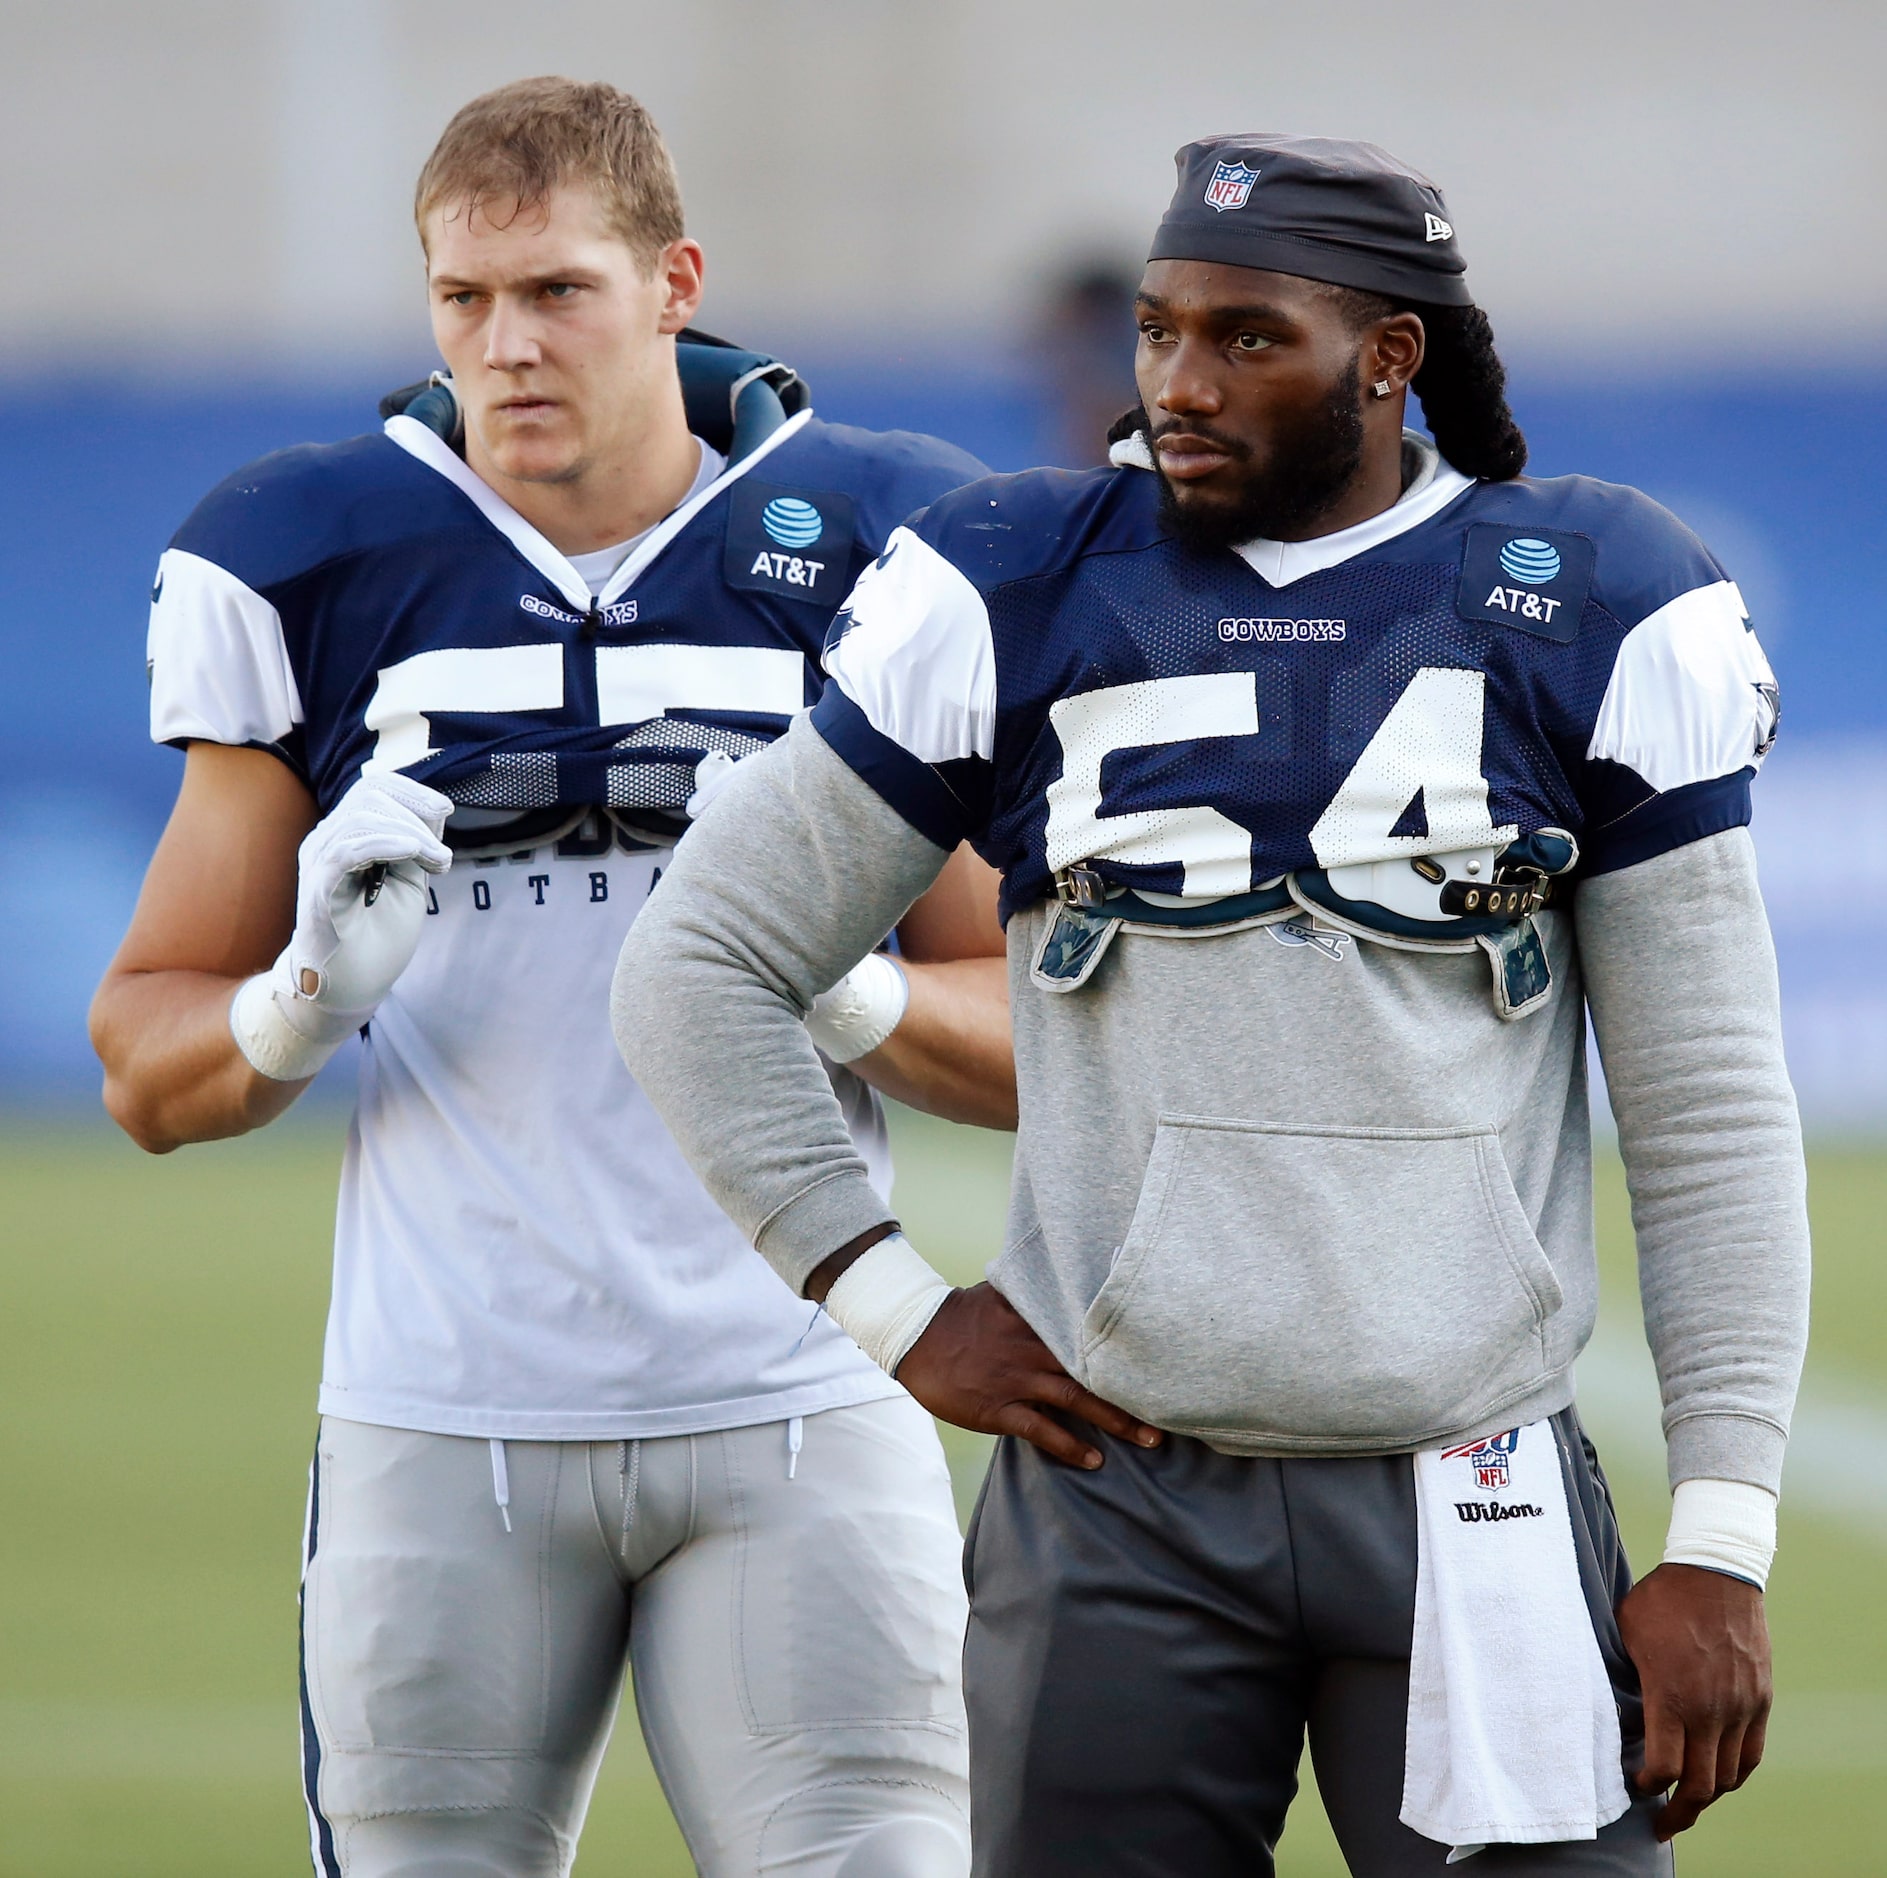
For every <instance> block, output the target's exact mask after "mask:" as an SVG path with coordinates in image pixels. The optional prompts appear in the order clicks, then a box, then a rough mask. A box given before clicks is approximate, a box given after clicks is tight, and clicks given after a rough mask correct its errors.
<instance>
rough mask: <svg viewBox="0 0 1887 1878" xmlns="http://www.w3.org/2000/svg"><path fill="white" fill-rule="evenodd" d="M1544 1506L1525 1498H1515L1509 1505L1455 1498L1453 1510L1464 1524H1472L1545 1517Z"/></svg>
mask: <svg viewBox="0 0 1887 1878" xmlns="http://www.w3.org/2000/svg"><path fill="white" fill-rule="evenodd" d="M1545 1510H1546V1509H1545V1508H1544V1507H1538V1506H1534V1505H1532V1504H1530V1503H1529V1502H1528V1501H1525V1500H1516V1501H1515V1502H1514V1503H1513V1504H1512V1505H1511V1506H1503V1505H1502V1504H1501V1503H1500V1502H1499V1501H1498V1500H1457V1501H1456V1502H1455V1511H1456V1513H1457V1514H1459V1515H1460V1518H1461V1523H1462V1525H1464V1526H1472V1525H1475V1524H1476V1523H1477V1522H1479V1521H1482V1520H1486V1521H1488V1522H1490V1523H1491V1522H1493V1521H1494V1520H1500V1519H1541V1518H1544V1517H1545Z"/></svg>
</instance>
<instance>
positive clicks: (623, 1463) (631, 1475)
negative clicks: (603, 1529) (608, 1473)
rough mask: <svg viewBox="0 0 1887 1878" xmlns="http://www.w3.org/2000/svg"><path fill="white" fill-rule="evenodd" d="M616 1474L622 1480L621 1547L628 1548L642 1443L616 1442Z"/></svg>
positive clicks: (640, 1469)
mask: <svg viewBox="0 0 1887 1878" xmlns="http://www.w3.org/2000/svg"><path fill="white" fill-rule="evenodd" d="M616 1474H617V1477H618V1478H619V1479H620V1480H621V1481H622V1549H623V1550H624V1551H625V1552H627V1551H628V1550H629V1528H630V1527H631V1526H633V1525H634V1524H635V1519H636V1487H637V1484H638V1482H639V1481H640V1479H641V1476H642V1443H641V1442H640V1441H618V1442H617V1443H616Z"/></svg>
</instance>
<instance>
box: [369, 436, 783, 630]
mask: <svg viewBox="0 0 1887 1878" xmlns="http://www.w3.org/2000/svg"><path fill="white" fill-rule="evenodd" d="M811 422H812V412H811V411H810V410H806V411H801V412H799V413H798V414H797V415H796V416H793V417H789V418H788V419H787V420H786V422H785V423H784V424H782V425H781V426H780V427H779V429H778V430H776V431H775V432H774V433H773V435H772V436H771V437H769V438H768V439H767V440H766V441H765V442H764V443H763V444H761V445H760V446H759V448H758V449H755V450H750V451H749V452H748V453H747V454H746V455H745V456H744V457H742V458H741V459H740V461H739V462H738V463H733V464H730V465H729V466H728V467H727V468H726V469H724V470H722V472H721V473H720V475H718V476H716V477H715V478H714V479H713V481H711V482H710V483H708V484H707V485H706V486H705V487H701V486H699V485H697V487H696V488H695V489H693V490H692V491H690V493H689V495H688V496H687V498H686V499H685V500H684V501H683V503H682V505H681V506H680V508H678V509H673V510H671V511H670V512H669V513H668V514H667V515H666V516H664V517H663V519H662V520H661V521H659V522H658V523H656V525H655V526H654V527H653V528H651V529H650V530H649V531H648V533H647V534H645V535H643V536H642V537H641V539H640V540H639V541H638V542H637V544H636V547H635V549H634V550H633V552H632V553H631V554H630V555H629V557H628V559H627V560H625V561H624V562H623V564H622V565H621V566H620V567H619V568H617V570H616V571H615V573H614V574H613V575H611V577H610V581H609V585H608V586H606V587H605V588H604V589H603V591H602V592H601V593H600V594H597V595H596V596H595V598H594V599H592V598H591V595H590V583H589V582H588V581H587V580H585V579H584V578H583V576H582V575H581V574H579V573H578V572H577V570H576V569H575V568H574V567H572V566H571V565H570V559H569V556H567V555H566V554H565V553H564V552H563V550H562V549H560V548H557V547H554V546H553V545H552V544H551V542H550V540H549V538H548V537H547V536H545V535H544V534H543V533H541V532H540V531H539V530H538V529H537V528H536V527H535V526H534V525H533V524H532V523H530V522H527V521H526V520H525V519H524V517H523V516H522V515H520V514H519V513H518V512H517V510H516V509H514V508H513V507H512V506H511V504H510V503H508V502H507V501H506V500H505V499H504V497H503V496H501V495H500V494H499V493H498V492H497V490H495V489H494V488H493V487H492V486H491V484H490V483H488V482H486V481H485V479H484V478H483V477H482V476H480V475H479V474H478V472H477V471H476V470H474V469H473V468H472V467H471V465H470V464H468V463H467V462H466V461H465V459H464V458H463V457H462V456H460V455H459V453H458V452H457V451H456V450H454V449H453V448H452V446H451V445H450V444H449V443H447V442H446V440H445V439H444V438H443V437H441V436H440V435H439V433H438V432H437V431H435V430H428V429H427V428H426V426H425V425H424V424H422V423H420V421H419V420H418V419H417V418H413V417H404V416H402V417H390V418H388V419H387V422H386V433H387V436H388V438H389V439H390V440H391V441H392V442H394V443H396V444H398V445H399V446H400V448H401V449H402V450H404V451H405V452H406V453H407V455H408V456H411V457H416V458H418V460H419V461H420V462H422V463H424V464H425V465H426V467H427V468H428V469H433V470H437V471H438V472H439V474H440V475H441V476H443V477H444V478H445V479H446V481H447V482H449V483H451V484H452V485H453V486H454V487H455V488H457V489H459V490H461V491H463V493H464V494H465V495H466V496H468V497H469V498H470V499H471V501H472V503H473V505H474V506H475V507H476V508H477V509H478V512H479V513H480V514H481V515H482V516H484V518H485V519H486V521H488V522H489V523H490V524H491V525H492V527H494V528H495V529H497V531H498V532H499V533H500V534H501V535H503V536H504V537H505V539H506V540H507V541H509V542H510V543H511V545H512V546H513V547H514V548H516V549H517V551H518V552H519V553H520V554H521V555H523V556H524V558H525V559H526V560H527V561H529V562H530V564H531V565H532V566H533V567H534V568H536V569H537V571H538V572H539V573H540V574H542V575H543V576H544V578H545V579H546V580H547V581H549V582H550V583H551V585H552V586H553V587H555V588H556V589H557V591H558V592H559V593H561V594H562V595H563V597H564V599H565V600H566V601H567V602H568V604H569V605H570V607H571V608H572V609H573V610H574V611H576V612H578V613H587V612H589V610H590V608H591V607H592V606H599V607H600V606H607V605H609V604H610V602H611V601H613V600H616V599H619V598H620V597H621V596H622V595H623V594H624V593H626V592H627V591H628V590H629V587H630V585H631V584H632V583H633V582H634V580H635V579H636V577H637V576H638V575H639V574H641V573H642V571H643V569H645V568H646V567H647V566H648V565H649V563H650V562H651V561H653V560H654V559H655V557H656V556H657V555H658V554H660V553H661V552H662V550H663V549H664V548H665V547H667V546H668V544H669V543H670V542H671V541H673V540H674V539H675V537H676V536H677V535H679V534H680V533H681V531H682V530H683V529H684V528H686V527H687V526H688V524H689V523H690V522H691V521H693V520H694V518H695V516H696V515H697V514H699V513H700V511H701V510H702V509H703V508H704V507H706V505H707V504H708V503H710V502H712V501H713V500H714V498H715V497H716V496H718V495H719V494H720V493H721V491H722V490H723V489H725V488H727V487H728V485H729V484H730V483H735V482H738V481H739V480H740V479H741V477H743V476H745V475H746V473H747V472H748V471H749V470H750V469H752V468H753V466H754V465H755V464H756V463H758V462H759V461H760V460H761V458H762V457H765V456H768V455H770V454H771V453H772V452H773V451H774V450H776V449H778V448H779V446H780V445H781V444H783V443H785V442H786V440H787V439H788V438H789V437H794V436H797V435H798V434H799V432H800V431H802V430H803V429H805V427H806V426H807V425H808V424H810V423H811Z"/></svg>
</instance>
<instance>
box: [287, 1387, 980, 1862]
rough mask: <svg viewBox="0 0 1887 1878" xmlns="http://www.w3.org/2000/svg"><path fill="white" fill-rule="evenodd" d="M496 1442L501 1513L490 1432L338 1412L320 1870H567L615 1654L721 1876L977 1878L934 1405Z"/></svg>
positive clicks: (331, 1425)
mask: <svg viewBox="0 0 1887 1878" xmlns="http://www.w3.org/2000/svg"><path fill="white" fill-rule="evenodd" d="M795 1433H798V1435H799V1436H800V1439H801V1442H802V1445H801V1446H800V1448H799V1450H798V1451H797V1452H796V1453H795V1452H794V1451H793V1450H792V1445H791V1444H792V1440H793V1437H794V1434H795ZM503 1447H504V1452H503V1456H502V1478H503V1483H504V1486H505V1488H506V1489H507V1490H508V1491H507V1498H508V1502H509V1504H508V1505H507V1506H506V1507H504V1508H503V1509H501V1508H500V1506H499V1505H498V1501H497V1493H496V1490H495V1481H496V1477H497V1475H496V1470H495V1468H494V1456H493V1454H492V1444H491V1443H490V1442H488V1441H481V1440H469V1439H466V1438H464V1437H461V1436H455V1435H434V1434H415V1433H411V1432H408V1431H406V1430H402V1429H397V1428H380V1427H371V1426H368V1425H366V1424H363V1423H360V1422H347V1421H337V1420H335V1419H333V1418H329V1419H326V1420H324V1421H323V1422H322V1424H321V1436H320V1443H319V1447H318V1450H317V1455H316V1463H315V1470H314V1478H313V1483H312V1488H311V1493H310V1505H309V1551H308V1562H307V1568H306V1574H305V1577H304V1580H303V1639H302V1663H303V1710H302V1724H303V1734H304V1760H305V1766H304V1773H305V1776H306V1784H307V1793H308V1803H309V1819H310V1829H311V1836H312V1840H313V1850H314V1860H315V1868H316V1871H317V1873H319V1874H320V1878H561V1875H562V1874H563V1873H565V1872H567V1871H568V1870H569V1869H570V1863H571V1859H572V1857H573V1856H574V1853H575V1850H576V1841H577V1834H578V1832H579V1831H580V1829H581V1827H582V1823H583V1814H584V1810H585V1808H586V1807H587V1806H588V1803H589V1797H590V1788H591V1786H592V1784H593V1782H594V1780H595V1778H596V1770H597V1766H598V1764H599V1762H600V1761H601V1758H602V1753H603V1748H604V1744H605V1742H606V1741H607V1739H608V1736H609V1731H610V1726H611V1723H612V1722H613V1720H614V1718H615V1711H616V1702H617V1697H618V1695H619V1693H620V1691H621V1688H622V1683H623V1673H624V1664H625V1659H627V1660H628V1661H629V1662H631V1663H632V1664H633V1673H634V1677H635V1695H636V1710H637V1715H638V1717H639V1719H640V1721H641V1723H642V1730H643V1734H644V1737H645V1739H646V1740H647V1742H648V1746H649V1753H650V1758H651V1759H652V1760H653V1762H654V1763H655V1769H656V1772H657V1774H658V1775H659V1776H660V1778H661V1782H662V1787H663V1790H664V1792H665V1793H666V1794H667V1796H668V1800H669V1804H670V1805H671V1806H672V1807H673V1808H674V1810H675V1817H676V1819H677V1820H678V1822H679V1823H680V1826H681V1829H682V1833H683V1836H684V1837H685V1838H686V1839H687V1841H688V1848H689V1851H690V1852H691V1854H692V1855H693V1858H694V1861H695V1864H696V1866H697V1868H698V1869H699V1870H700V1871H701V1872H702V1873H704V1874H707V1878H760V1875H762V1874H764V1875H765V1878H787V1875H788V1874H790V1875H791V1878H963V1874H964V1873H965V1872H966V1870H967V1869H968V1864H969V1848H968V1829H967V1819H966V1810H967V1809H966V1801H967V1790H966V1784H965V1767H964V1754H965V1750H964V1727H963V1708H962V1698H961V1695H960V1693H959V1683H958V1664H959V1653H960V1647H961V1640H962V1630H963V1615H964V1611H963V1585H962V1578H961V1571H960V1563H959V1560H960V1552H961V1544H960V1541H959V1539H958V1536H957V1527H956V1518H955V1514H954V1511H953V1509H952V1504H951V1498H950V1481H949V1476H948V1474H947V1472H946V1470H945V1467H944V1460H943V1452H942V1449H941V1447H940V1446H939V1444H938V1441H937V1435H936V1430H935V1428H934V1427H933V1425H932V1423H931V1420H930V1417H929V1416H928V1415H926V1414H925V1413H924V1412H923V1410H922V1409H920V1408H919V1407H918V1406H917V1404H916V1403H915V1402H913V1401H911V1400H910V1398H909V1397H908V1396H898V1397H895V1398H892V1399H889V1400H884V1401H877V1402H867V1403H864V1404H861V1405H859V1406H857V1407H854V1408H839V1409H829V1410H827V1411H826V1412H825V1413H824V1414H821V1415H809V1416H807V1417H806V1418H805V1420H804V1422H803V1424H802V1425H801V1426H800V1427H799V1428H798V1429H797V1430H795V1428H794V1426H793V1425H792V1424H789V1423H784V1422H771V1423H766V1424H763V1425H761V1426H758V1427H751V1428H729V1429H721V1430H717V1431H715V1432H712V1433H708V1434H699V1435H681V1436H673V1437H668V1438H665V1439H661V1440H648V1441H639V1442H615V1441H597V1442H583V1441H571V1442H549V1441H508V1442H506V1443H504V1444H503ZM507 1514H508V1516H509V1521H510V1525H509V1529H508V1530H507V1527H506V1523H505V1518H506V1515H507Z"/></svg>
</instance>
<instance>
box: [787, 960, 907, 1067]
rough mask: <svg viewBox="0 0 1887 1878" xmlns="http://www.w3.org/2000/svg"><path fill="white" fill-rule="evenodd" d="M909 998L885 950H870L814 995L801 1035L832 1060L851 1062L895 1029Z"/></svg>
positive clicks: (904, 982) (868, 1051)
mask: <svg viewBox="0 0 1887 1878" xmlns="http://www.w3.org/2000/svg"><path fill="white" fill-rule="evenodd" d="M910 1002H911V985H910V980H909V979H907V978H906V977H905V976H904V974H903V972H901V971H900V970H899V969H898V967H897V965H896V964H895V963H894V962H893V961H892V960H891V959H890V958H888V957H887V956H886V955H885V954H884V953H882V952H874V953H872V954H871V955H870V956H869V957H868V958H862V959H860V960H859V962H858V963H857V964H856V965H854V966H853V967H852V969H851V970H850V971H849V972H847V973H846V974H845V976H844V977H843V978H841V979H840V980H839V982H838V983H837V984H836V985H834V986H833V987H832V989H831V990H830V991H827V992H822V993H821V994H820V996H818V997H816V998H815V999H813V1003H812V1009H811V1010H810V1011H808V1012H807V1013H806V1034H807V1035H808V1036H809V1037H811V1038H812V1040H813V1042H814V1043H816V1044H817V1045H818V1046H819V1048H820V1049H821V1050H823V1051H824V1052H825V1053H826V1055H827V1056H829V1057H830V1058H831V1059H832V1061H833V1062H835V1063H855V1062H857V1060H858V1059H859V1058H860V1057H861V1056H869V1055H870V1054H871V1052H872V1051H873V1050H875V1049H877V1048H878V1046H879V1045H880V1044H881V1043H883V1042H884V1040H885V1039H886V1038H887V1037H888V1036H890V1035H891V1033H892V1032H893V1031H894V1030H896V1029H897V1027H898V1025H899V1024H901V1023H902V1022H903V1021H904V1013H905V1010H906V1009H907V1007H908V1006H909V1004H910Z"/></svg>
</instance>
